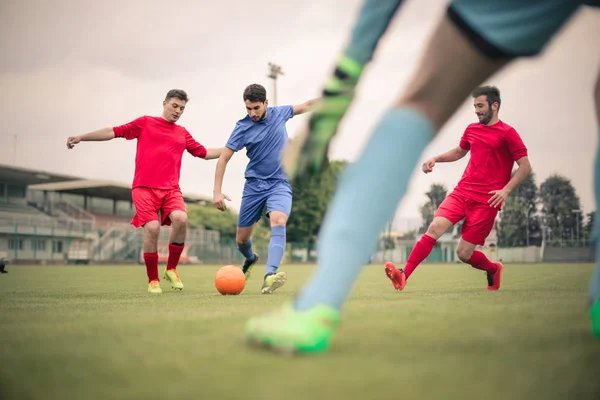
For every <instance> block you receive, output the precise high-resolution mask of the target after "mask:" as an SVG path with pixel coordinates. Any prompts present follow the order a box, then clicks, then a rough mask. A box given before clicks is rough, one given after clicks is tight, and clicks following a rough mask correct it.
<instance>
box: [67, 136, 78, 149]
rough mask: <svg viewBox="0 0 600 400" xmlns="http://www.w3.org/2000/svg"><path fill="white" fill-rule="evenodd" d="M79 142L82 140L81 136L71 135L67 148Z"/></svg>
mask: <svg viewBox="0 0 600 400" xmlns="http://www.w3.org/2000/svg"><path fill="white" fill-rule="evenodd" d="M79 142H81V136H69V138H68V139H67V149H72V148H73V147H75V145H76V144H77V143H79Z"/></svg>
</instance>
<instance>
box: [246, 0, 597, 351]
mask: <svg viewBox="0 0 600 400" xmlns="http://www.w3.org/2000/svg"><path fill="white" fill-rule="evenodd" d="M401 3H402V1H401V0H366V1H365V2H364V3H363V6H362V8H361V11H360V14H359V16H358V20H357V22H356V24H355V25H354V28H353V31H352V35H351V37H350V42H349V43H348V45H347V47H346V49H345V51H344V53H343V54H342V55H341V57H340V60H339V62H338V64H337V66H336V68H335V71H334V73H333V75H332V76H331V77H330V80H329V81H328V82H327V84H326V85H325V88H324V90H323V99H322V101H321V104H320V106H319V107H318V108H317V109H316V110H315V112H314V113H313V114H312V115H311V118H310V121H309V124H308V127H309V128H308V129H307V130H306V131H304V132H302V134H301V135H298V136H297V137H296V138H294V140H293V141H292V142H291V143H290V145H289V146H288V148H287V149H286V154H285V155H284V165H285V168H286V171H287V172H288V174H289V175H290V177H291V178H292V179H294V180H295V179H300V180H305V179H310V178H311V176H312V175H315V174H319V173H320V172H321V171H322V170H323V168H324V167H325V166H326V165H327V150H328V147H329V143H330V140H331V138H333V136H334V135H335V133H336V131H337V127H338V125H339V123H340V121H341V119H342V118H343V116H344V114H345V113H346V111H347V109H348V107H349V106H350V104H351V102H352V100H353V97H354V93H355V87H356V85H357V83H358V81H359V79H360V77H361V74H362V73H363V71H364V68H365V66H366V65H367V64H368V63H369V62H370V61H371V59H372V57H373V54H374V51H375V48H376V46H377V43H378V42H379V40H380V38H381V36H382V35H383V34H384V33H385V31H386V30H387V27H388V25H389V22H390V21H391V19H392V18H393V17H394V15H395V14H396V12H397V10H398V8H399V6H400V4H401ZM598 3H599V0H594V1H580V0H530V1H522V0H489V1H481V0H453V1H451V2H450V3H449V5H448V9H447V12H446V14H445V15H444V17H443V18H442V20H441V21H440V22H439V23H438V25H437V27H436V29H435V32H434V33H433V35H432V36H431V38H430V40H429V42H428V43H427V45H426V48H425V51H424V54H423V56H422V59H421V60H420V63H419V66H418V67H417V69H416V71H415V74H414V76H413V77H412V79H411V80H410V82H409V83H408V86H407V88H406V90H405V91H404V93H402V94H401V95H400V96H399V98H398V101H397V102H396V103H395V104H394V105H393V107H392V108H391V109H390V110H388V111H387V112H386V113H385V115H384V116H383V117H382V119H381V120H380V122H379V124H378V125H377V126H376V127H375V130H374V132H373V134H372V136H371V138H370V140H369V142H368V143H367V145H366V146H365V148H364V151H363V153H362V154H361V156H360V157H359V158H358V159H357V161H356V162H354V163H353V164H351V165H349V166H348V167H347V168H346V169H345V170H344V172H343V174H342V176H341V177H340V179H339V182H338V186H337V189H336V193H335V195H334V198H333V200H332V201H331V205H330V207H329V210H328V211H327V214H326V216H325V220H324V221H323V224H322V225H321V231H320V232H319V259H318V264H317V268H316V269H315V271H314V273H313V276H312V277H311V278H310V280H309V281H307V283H306V284H305V285H304V287H303V288H302V290H301V291H300V293H299V294H298V295H297V297H296V299H295V300H294V302H293V303H292V304H288V305H286V306H284V307H283V308H282V309H278V310H275V312H273V313H268V314H266V315H263V316H259V317H255V318H251V319H250V320H249V321H248V323H247V325H246V334H247V338H248V340H249V341H250V342H251V343H253V344H257V345H262V346H266V347H269V348H271V349H276V350H279V351H284V352H305V353H309V352H321V351H325V350H326V349H327V348H328V347H329V344H330V341H331V337H332V335H333V332H334V331H335V329H336V326H337V324H338V322H339V320H340V315H341V314H340V312H341V308H342V305H343V304H344V302H345V301H346V299H347V297H348V294H349V293H350V290H351V288H352V286H353V284H354V282H355V281H356V279H357V277H358V275H359V273H360V271H361V269H362V264H363V261H364V260H365V259H366V258H367V256H368V254H370V252H371V251H372V250H373V249H374V248H375V245H376V242H377V239H378V234H379V232H381V231H382V229H383V228H384V226H385V224H386V223H387V221H389V219H390V217H391V216H392V215H393V213H394V211H395V210H396V207H397V204H398V202H399V200H400V199H402V197H403V196H404V194H405V192H406V188H407V186H408V182H409V179H410V176H411V175H412V172H413V170H414V168H415V164H416V163H417V162H418V161H419V158H420V157H421V154H422V152H423V151H424V149H425V147H426V146H427V145H428V144H429V143H430V142H431V141H432V140H433V138H434V137H435V135H436V134H437V133H438V132H439V131H440V128H441V127H442V126H443V125H444V124H445V123H446V121H448V119H449V118H450V117H451V116H452V115H453V114H454V112H455V111H456V110H457V109H458V107H459V106H460V105H461V104H462V102H463V101H464V100H465V98H467V97H468V96H469V95H470V93H471V92H472V91H473V89H475V88H476V87H477V86H479V85H481V84H482V83H483V82H484V81H485V80H486V79H488V78H489V77H491V76H492V75H494V74H495V73H496V72H498V71H500V70H502V68H504V67H505V66H506V65H509V64H510V63H511V62H512V61H514V60H516V59H519V58H521V57H525V56H533V55H536V54H539V53H541V52H542V51H543V49H544V47H545V46H546V45H547V44H548V43H549V42H550V41H551V39H552V38H553V37H554V36H555V35H556V34H557V32H559V30H560V29H561V28H562V27H563V26H564V25H565V24H566V23H567V21H569V20H570V19H571V17H572V16H573V15H574V14H575V12H576V11H577V10H578V9H579V8H580V7H582V6H584V5H598ZM598 90H600V89H598ZM598 90H597V91H596V93H598ZM599 96H600V94H597V95H596V97H597V103H596V109H597V110H599V114H600V99H598V97H599ZM599 118H600V116H599ZM599 146H600V145H599ZM599 151H600V147H599ZM598 157H599V156H598V155H597V162H596V177H595V185H596V186H595V187H596V203H597V204H598V202H599V201H600V197H599V196H600V170H599V169H600V160H598ZM392 181H393V184H390V182H392ZM498 189H502V188H498ZM501 192H502V198H501V201H502V202H503V201H504V200H506V197H507V196H508V195H509V191H504V190H501ZM373 199H377V207H373ZM357 226H359V227H360V229H356V227H357ZM597 248H598V249H599V251H600V247H597ZM332 282H335V284H332ZM590 305H591V308H590V311H591V321H592V330H593V332H594V333H595V334H596V335H597V336H598V337H600V256H599V257H597V267H596V272H595V273H594V276H593V277H592V282H591V285H590Z"/></svg>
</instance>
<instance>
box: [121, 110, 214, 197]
mask: <svg viewBox="0 0 600 400" xmlns="http://www.w3.org/2000/svg"><path fill="white" fill-rule="evenodd" d="M113 130H114V132H115V137H122V138H125V139H127V140H132V139H137V140H138V142H137V152H136V156H135V175H134V177H133V184H132V188H135V187H138V186H144V187H149V188H152V189H179V174H180V172H181V158H182V157H183V151H184V150H187V151H188V152H189V153H190V154H191V155H193V156H194V157H200V158H204V157H206V148H204V146H202V145H201V144H200V143H198V142H196V141H195V140H194V138H193V137H192V135H190V133H189V132H188V131H187V129H185V128H184V127H182V126H179V125H177V124H174V123H171V122H168V121H167V120H165V119H163V118H161V117H148V116H145V117H140V118H138V119H136V120H134V121H131V122H130V123H128V124H125V125H121V126H115V127H114V128H113Z"/></svg>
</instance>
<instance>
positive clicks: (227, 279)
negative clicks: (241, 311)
mask: <svg viewBox="0 0 600 400" xmlns="http://www.w3.org/2000/svg"><path fill="white" fill-rule="evenodd" d="M245 286H246V277H245V276H244V273H243V272H242V270H241V269H240V268H239V267H236V266H235V265H226V266H224V267H222V268H219V270H218V271H217V274H216V275H215V287H216V288H217V290H218V291H219V293H221V294H222V295H226V294H240V293H242V290H244V287H245Z"/></svg>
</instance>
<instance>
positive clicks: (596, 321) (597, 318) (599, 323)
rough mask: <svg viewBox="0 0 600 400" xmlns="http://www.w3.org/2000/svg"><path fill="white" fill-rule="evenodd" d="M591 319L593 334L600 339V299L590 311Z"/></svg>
mask: <svg viewBox="0 0 600 400" xmlns="http://www.w3.org/2000/svg"><path fill="white" fill-rule="evenodd" d="M590 318H591V319H592V333H593V334H594V335H595V336H596V337H597V338H598V339H600V297H599V298H598V299H596V302H595V303H594V305H593V306H592V308H591V309H590Z"/></svg>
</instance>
